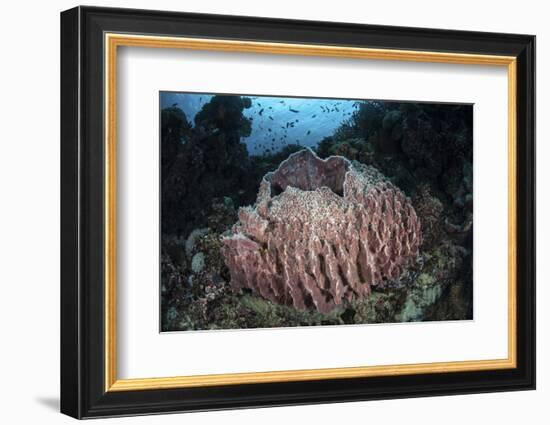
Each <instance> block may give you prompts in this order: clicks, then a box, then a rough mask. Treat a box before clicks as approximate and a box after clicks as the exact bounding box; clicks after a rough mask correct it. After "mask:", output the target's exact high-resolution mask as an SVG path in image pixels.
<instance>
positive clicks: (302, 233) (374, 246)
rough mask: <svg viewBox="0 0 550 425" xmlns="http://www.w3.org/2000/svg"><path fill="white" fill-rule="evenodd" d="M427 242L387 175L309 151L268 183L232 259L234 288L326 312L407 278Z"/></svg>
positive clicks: (231, 243)
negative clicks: (406, 272) (405, 271)
mask: <svg viewBox="0 0 550 425" xmlns="http://www.w3.org/2000/svg"><path fill="white" fill-rule="evenodd" d="M421 239H422V235H421V229H420V220H419V219H418V217H417V215H416V213H415V210H414V208H413V207H412V205H411V203H410V200H409V199H408V198H407V197H406V196H405V195H404V194H403V192H401V190H399V189H398V188H397V187H395V186H394V185H393V184H392V183H391V182H389V181H388V180H387V179H386V178H385V177H384V175H382V174H381V173H380V172H379V171H378V170H376V169H375V168H373V167H370V166H366V165H362V164H358V163H355V162H354V163H352V162H351V161H349V160H347V159H346V158H344V157H341V156H332V157H329V158H327V159H326V160H322V159H320V158H319V157H317V155H316V154H315V153H314V152H313V151H311V150H309V149H304V150H302V151H299V152H296V153H294V154H292V155H291V156H289V157H288V158H287V159H286V160H285V161H283V162H282V163H281V165H280V166H279V168H278V169H277V170H276V171H275V172H272V173H268V174H266V175H265V176H264V177H263V179H262V182H261V184H260V189H259V191H258V197H257V200H256V203H255V204H254V206H248V207H244V208H241V209H240V210H239V220H238V222H237V223H236V224H235V225H234V226H233V229H232V234H231V235H230V236H227V237H224V240H223V243H224V246H223V255H224V259H225V262H226V264H227V266H228V268H229V271H230V274H231V285H232V287H233V288H234V289H235V290H240V289H241V288H249V289H251V290H252V291H254V292H256V293H257V294H260V295H261V296H262V297H264V298H266V299H268V300H271V301H273V302H275V303H279V304H285V305H292V306H294V307H295V308H297V309H306V308H312V307H314V308H316V309H318V310H319V311H320V312H323V313H327V312H329V311H330V310H332V309H333V308H334V307H336V306H337V305H340V304H342V303H343V302H345V301H346V300H347V301H351V300H352V299H354V298H360V297H365V296H368V295H369V293H370V291H371V287H373V286H381V285H384V283H385V282H386V281H387V280H390V279H397V278H399V276H400V275H401V273H402V271H403V269H404V268H405V267H407V266H408V265H409V264H410V263H411V262H412V261H413V260H414V259H415V258H416V257H417V256H418V252H419V247H420V244H421Z"/></svg>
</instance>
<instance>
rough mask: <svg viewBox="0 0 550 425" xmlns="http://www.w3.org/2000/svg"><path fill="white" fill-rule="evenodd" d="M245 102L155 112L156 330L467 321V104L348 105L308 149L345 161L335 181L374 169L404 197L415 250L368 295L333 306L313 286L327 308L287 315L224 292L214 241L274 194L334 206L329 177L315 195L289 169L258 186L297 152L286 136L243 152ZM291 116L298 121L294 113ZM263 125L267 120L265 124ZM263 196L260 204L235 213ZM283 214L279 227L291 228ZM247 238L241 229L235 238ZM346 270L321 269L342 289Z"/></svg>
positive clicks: (275, 305)
mask: <svg viewBox="0 0 550 425" xmlns="http://www.w3.org/2000/svg"><path fill="white" fill-rule="evenodd" d="M170 104H171V103H170ZM248 105H249V102H248V100H247V99H246V98H244V97H238V96H213V97H212V98H211V99H209V100H208V102H207V103H205V104H204V106H203V108H202V112H199V113H198V114H197V115H196V116H195V117H194V119H193V123H194V125H192V124H191V123H189V122H188V121H187V118H188V117H186V116H185V114H184V113H183V112H182V110H181V109H180V108H178V107H176V105H175V104H174V105H173V106H171V107H166V108H164V109H163V110H162V115H161V142H162V151H161V153H162V159H161V170H162V172H161V173H162V198H161V199H162V239H161V299H162V301H161V326H162V330H165V331H168V330H170V331H176V330H181V331H183V330H199V329H200V330H204V329H245V328H270V327H289V326H317V325H343V324H364V323H391V322H405V321H430V320H464V319H472V317H473V315H472V311H473V295H472V294H473V278H472V259H473V243H472V238H473V208H472V207H473V174H474V173H473V169H472V164H473V149H472V146H473V142H472V110H471V107H470V106H469V105H449V104H428V103H426V104H423V103H403V102H402V103H392V102H377V101H366V102H359V103H358V107H357V108H356V112H355V113H354V114H353V116H351V118H350V119H349V120H346V121H345V122H342V125H341V127H340V128H338V129H337V130H336V131H334V133H332V134H330V136H329V137H326V138H325V139H323V140H322V141H321V142H320V143H319V144H318V145H317V146H316V148H315V151H316V152H317V155H318V156H319V157H320V158H328V157H330V156H343V157H345V158H346V160H345V161H344V163H346V164H350V165H349V166H348V165H346V167H350V168H348V169H346V172H345V173H344V176H345V174H346V173H348V172H349V170H350V169H351V168H353V169H354V170H358V172H360V173H363V172H365V170H371V171H372V170H373V168H376V169H377V170H378V171H379V172H380V173H378V174H377V175H379V174H381V176H380V179H381V180H382V181H383V182H384V184H386V185H389V186H390V187H393V188H398V189H397V190H399V191H401V192H402V193H404V194H405V195H406V196H408V197H410V204H412V207H413V208H414V211H415V212H416V216H417V218H418V220H420V227H421V230H422V243H421V245H420V247H419V254H418V256H417V257H416V258H414V259H411V265H410V266H403V267H402V268H401V269H400V276H399V277H398V278H397V279H393V278H392V277H390V278H384V279H382V280H381V281H380V282H378V281H376V282H375V281H374V280H373V283H372V284H370V285H369V286H370V293H368V296H358V295H357V294H356V293H355V292H354V290H353V289H350V288H351V286H349V285H347V283H345V284H342V290H343V293H341V296H342V297H343V298H342V300H343V302H342V303H341V304H336V302H335V300H334V298H333V296H332V295H331V293H330V292H329V289H330V288H325V287H323V288H322V293H323V294H324V295H325V296H326V300H328V301H330V300H332V303H333V304H334V305H335V307H334V308H332V309H331V310H330V311H329V312H322V311H319V310H318V309H317V308H306V309H303V310H300V309H297V308H295V306H294V304H293V300H292V299H291V297H290V298H287V299H286V300H285V302H284V303H283V304H281V303H279V301H278V299H277V300H275V302H273V301H271V300H270V298H268V297H264V296H263V295H262V294H261V293H260V292H258V291H256V290H255V289H253V288H249V287H247V286H243V287H242V288H241V289H240V290H237V291H235V290H234V288H233V285H234V283H235V282H233V281H232V276H231V273H230V270H229V268H228V267H227V265H226V258H225V256H224V254H223V253H224V252H225V250H227V249H228V248H227V246H226V242H227V240H226V237H228V236H229V237H231V235H235V232H234V230H235V229H233V225H234V224H235V222H236V221H237V220H239V215H238V213H237V211H238V210H239V209H240V207H244V209H243V210H244V213H243V212H242V211H243V210H241V216H242V215H243V214H245V215H246V214H251V212H254V211H256V209H257V208H258V207H260V210H262V208H263V207H265V208H264V209H263V210H262V211H265V212H270V211H271V210H272V208H274V204H275V206H276V205H280V200H281V198H286V199H298V197H299V196H301V195H297V193H301V194H302V195H304V199H308V201H309V200H310V198H311V199H313V198H315V199H317V200H319V201H322V202H323V205H324V202H325V200H327V199H328V200H329V201H330V202H331V203H334V204H335V206H338V205H341V204H342V202H343V197H344V187H343V183H342V186H340V181H341V178H342V176H341V174H339V173H333V174H331V175H330V176H329V175H328V174H327V175H326V176H321V177H322V179H324V180H323V181H324V182H325V183H324V184H325V189H322V190H321V188H315V189H313V190H310V189H312V188H313V186H315V185H313V184H312V183H314V181H313V180H312V179H311V178H310V177H309V180H308V179H304V178H302V179H296V177H292V175H293V174H294V171H295V170H292V169H290V168H289V169H288V170H287V171H288V174H289V175H285V176H284V177H283V175H282V173H281V175H278V176H277V177H276V178H275V179H274V183H275V187H274V186H273V185H272V184H271V183H272V182H273V177H271V179H272V180H271V181H270V184H269V185H267V187H266V185H265V184H264V183H263V182H264V180H265V179H264V175H265V174H266V173H269V172H273V171H275V170H277V168H278V167H279V166H280V165H281V163H282V162H283V161H285V160H286V159H287V158H288V157H289V156H290V155H291V154H293V153H294V152H298V151H301V150H303V148H304V147H303V146H300V145H299V144H298V141H297V140H294V139H292V140H288V142H285V143H287V144H286V145H285V146H283V147H281V148H280V149H278V150H271V151H269V152H264V153H263V154H262V155H252V154H250V153H248V152H247V147H246V145H245V141H244V140H245V139H242V138H241V137H242V136H243V135H246V134H247V133H248V131H250V124H251V122H252V121H251V122H249V121H248V120H249V119H247V118H246V117H245V116H244V114H243V112H244V111H245V110H247V108H248ZM256 106H257V107H258V108H263V107H266V106H265V105H264V104H263V101H262V106H261V107H260V106H259V105H256V102H255V101H254V102H253V104H252V106H251V108H254V107H256ZM250 110H251V109H249V110H248V111H247V115H249V116H250V115H251V114H249V112H250ZM265 112H267V109H266V111H264V114H265ZM321 115H322V114H321ZM296 116H297V118H300V120H301V121H302V116H300V115H299V114H297V115H296ZM317 117H318V118H320V117H321V116H320V115H318V116H317ZM228 118H230V119H228ZM250 120H251V118H250ZM268 121H270V120H269V119H268ZM257 124H258V123H257V121H254V125H255V126H257ZM274 125H279V123H277V122H276V121H274ZM270 134H271V133H270ZM337 164H338V163H337V162H335V163H334V164H333V165H337ZM287 165H288V163H287ZM302 166H303V164H302ZM311 172H312V174H311V176H313V177H314V179H318V178H319V176H318V174H316V173H319V170H317V169H316V168H315V167H312V170H311ZM369 175H370V174H369ZM292 179H294V180H292ZM285 185H286V187H285ZM295 185H297V186H300V187H301V189H297V188H296V186H295ZM260 187H262V188H263V189H262V190H265V192H262V190H260ZM292 187H294V188H292ZM268 190H269V192H267V191H268ZM259 191H260V194H258V192H259ZM285 193H286V194H285ZM315 193H317V194H315ZM267 194H269V198H270V200H269V202H268V203H267V204H265V203H264V204H262V205H259V204H258V203H257V204H256V205H255V206H254V208H247V207H245V206H247V205H251V204H253V203H254V202H255V200H256V199H257V200H259V199H260V198H261V196H266V195H267ZM258 195H261V196H258ZM290 195H292V196H290ZM325 198H326V199H325ZM312 202H313V201H312ZM407 202H409V201H407ZM293 205H294V204H293ZM311 205H313V204H311ZM331 205H332V204H331ZM352 209H353V208H352ZM256 214H257V216H258V217H260V218H261V219H262V220H266V219H265V218H262V216H261V214H260V213H259V212H257V213H256ZM348 214H351V213H348ZM289 215H290V212H289ZM251 217H252V218H253V219H249V218H246V217H245V222H247V223H248V226H250V227H251V230H253V229H254V226H256V227H257V228H258V229H260V230H261V225H262V221H255V218H256V215H255V214H252V215H251ZM264 217H267V216H264ZM299 217H302V218H304V217H307V213H306V212H303V213H300V214H299ZM268 218H269V217H268ZM290 218H291V217H290ZM290 218H289V220H287V221H288V226H289V227H292V226H294V224H293V223H292V220H291V219H290ZM267 221H268V226H267V228H266V230H265V232H266V234H271V233H270V232H271V231H272V230H273V223H272V222H271V221H269V220H267ZM346 223H347V222H346ZM258 226H259V227H258ZM238 227H242V224H238ZM258 229H257V230H256V231H259V230H258ZM301 230H302V229H301ZM304 234H305V235H306V238H309V235H308V234H307V233H305V232H304ZM243 236H245V234H243ZM251 236H252V232H250V233H248V236H246V237H247V238H249V239H250V237H251ZM354 237H355V235H354ZM251 241H252V243H253V244H258V245H254V246H257V247H258V249H259V252H258V254H260V255H264V256H265V255H266V254H267V251H268V246H267V244H265V243H263V242H260V240H259V239H257V240H252V239H251ZM339 246H340V245H339ZM344 247H345V248H346V249H347V250H348V251H349V250H350V246H347V245H344V246H343V248H344ZM343 248H342V249H343ZM331 249H332V248H331ZM350 252H351V251H350ZM344 253H345V252H344ZM332 255H334V258H339V257H338V256H339V255H341V253H340V252H339V251H338V250H337V251H336V253H334V252H332ZM346 255H347V254H346ZM287 256H290V251H288V252H287ZM413 260H414V261H413ZM290 261H295V260H294V258H290ZM303 264H309V263H307V262H304V263H303ZM342 264H345V263H342ZM276 267H277V266H276ZM306 270H307V267H306ZM346 270H347V269H344V268H342V269H341V270H339V269H338V268H336V269H334V271H333V273H335V274H336V275H338V277H339V278H340V280H341V281H342V282H343V280H342V278H341V275H340V273H343V275H344V276H346V274H345V273H347V272H346ZM358 270H359V268H358ZM365 280H366V279H365ZM366 286H367V285H365V287H366ZM286 290H287V289H285V291H286ZM320 290H321V289H320ZM323 291H324V292H323ZM285 293H287V294H288V293H289V292H285ZM327 294H328V295H327ZM345 294H347V295H345ZM349 294H351V296H350V298H351V299H350V300H348V298H347V296H348V295H349ZM304 300H305V301H304V302H305V304H306V306H309V305H311V306H312V307H314V305H313V302H312V300H311V299H310V298H308V295H305V298H304Z"/></svg>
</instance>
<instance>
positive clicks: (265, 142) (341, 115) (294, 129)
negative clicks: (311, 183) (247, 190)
mask: <svg viewBox="0 0 550 425" xmlns="http://www.w3.org/2000/svg"><path fill="white" fill-rule="evenodd" d="M212 97H213V95H211V94H200V93H173V92H162V93H161V98H160V103H161V108H165V107H169V106H173V105H175V106H177V107H179V108H181V109H182V110H183V112H185V115H186V116H187V119H188V121H190V123H191V124H193V123H194V119H195V115H196V114H197V113H198V112H199V111H200V110H201V108H202V107H203V105H204V104H205V103H208V102H209V101H210V99H211V98H212ZM246 97H248V98H250V99H251V101H252V106H251V107H250V108H248V109H245V110H244V115H245V116H246V117H247V118H251V120H252V132H251V134H250V136H248V137H244V138H243V139H242V142H243V143H245V144H246V146H247V149H248V153H249V154H250V155H261V154H264V153H266V152H271V153H273V152H277V151H279V150H280V149H282V148H283V147H284V146H286V145H289V144H299V145H301V146H307V147H315V146H316V145H317V144H318V143H319V142H320V141H321V140H322V139H323V138H324V137H327V136H330V135H332V134H333V133H334V130H336V129H337V128H338V127H339V126H340V125H341V124H342V123H344V122H345V121H346V120H348V119H350V118H351V116H352V115H353V112H354V111H355V109H356V108H358V107H359V102H358V101H356V100H345V99H317V98H298V97H271V96H246Z"/></svg>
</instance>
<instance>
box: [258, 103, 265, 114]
mask: <svg viewBox="0 0 550 425" xmlns="http://www.w3.org/2000/svg"><path fill="white" fill-rule="evenodd" d="M258 105H259V103H258ZM263 113H264V108H262V109H260V112H258V114H259V115H262V114H263Z"/></svg>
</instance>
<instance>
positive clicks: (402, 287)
mask: <svg viewBox="0 0 550 425" xmlns="http://www.w3.org/2000/svg"><path fill="white" fill-rule="evenodd" d="M534 61H535V38H534V36H529V35H516V34H495V33H476V32H464V31H449V30H435V29H418V28H401V27H386V26H368V25H355V24H343V23H329V22H312V21H293V20H280V19H265V18H251V17H237V16H219V15H200V14H187V13H175V12H160V11H143V10H129V9H108V8H94V7H77V8H74V9H71V10H68V11H66V12H63V13H62V14H61V105H62V106H61V115H62V124H61V164H62V169H61V194H62V205H61V210H62V217H61V221H62V230H61V245H62V253H61V254H62V279H61V280H62V281H61V411H62V412H63V413H65V414H68V415H71V416H73V417H76V418H91V417H103V416H120V415H135V414H147V413H162V412H179V411H181V412H185V411H197V410H213V409H228V408H240V407H254V406H274V405H290V404H305V403H323V402H338V401H352V400H369V399H382V398H398V397H413V396H428V395H443V394H462V393H475V392H488V391H509V390H522V389H533V388H534V387H535V218H534V214H535V208H534V207H535V182H534V176H535V169H534V167H535V150H534V146H535V135H534V122H535V110H534V84H535V75H534V69H535V62H534Z"/></svg>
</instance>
